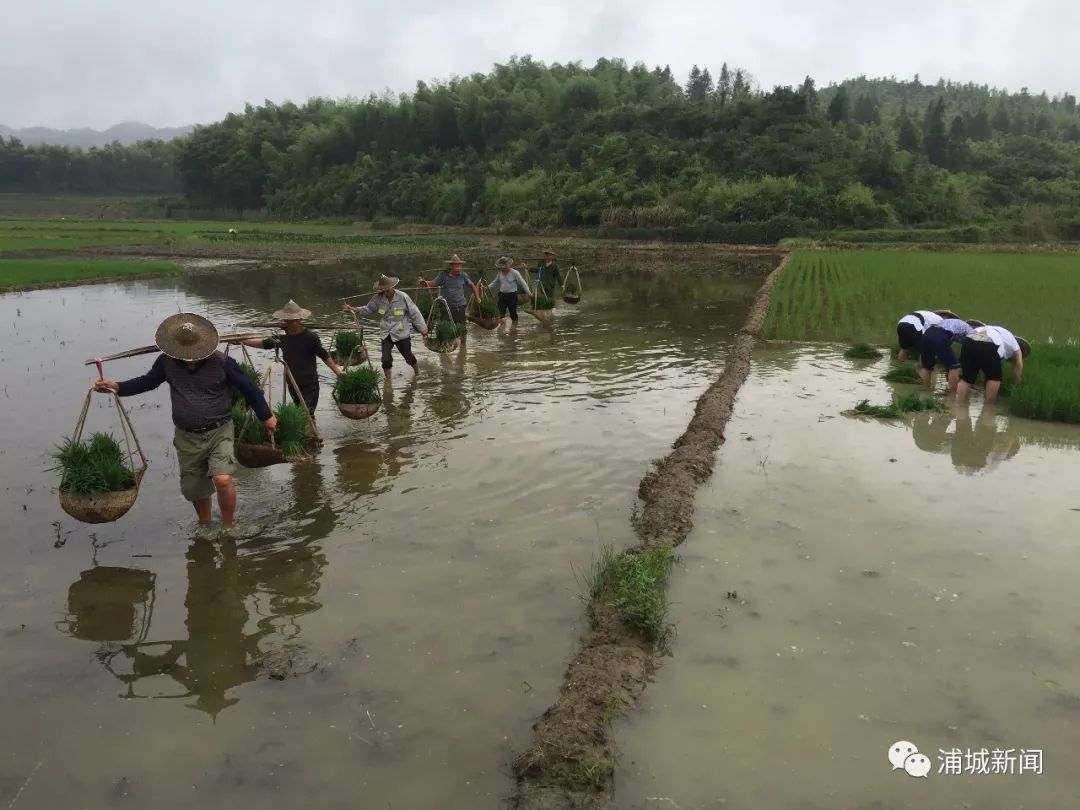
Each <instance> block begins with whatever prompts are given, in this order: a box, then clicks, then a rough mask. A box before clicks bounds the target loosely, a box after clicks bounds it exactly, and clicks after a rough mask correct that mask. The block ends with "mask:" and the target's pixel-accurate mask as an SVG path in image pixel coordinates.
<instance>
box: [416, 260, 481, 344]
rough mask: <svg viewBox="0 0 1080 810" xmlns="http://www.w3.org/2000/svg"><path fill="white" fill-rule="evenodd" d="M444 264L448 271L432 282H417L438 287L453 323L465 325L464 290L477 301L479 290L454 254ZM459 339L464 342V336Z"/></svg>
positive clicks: (424, 285) (423, 285)
mask: <svg viewBox="0 0 1080 810" xmlns="http://www.w3.org/2000/svg"><path fill="white" fill-rule="evenodd" d="M446 264H447V268H448V269H446V270H443V271H441V272H440V273H439V275H437V276H435V280H434V281H424V279H422V278H420V279H417V282H418V283H419V285H420V286H421V287H438V288H439V294H440V295H442V297H443V298H445V299H446V305H447V306H448V307H450V315H451V316H452V317H453V319H454V323H465V307H466V304H467V303H468V302H467V300H466V296H465V290H466V289H469V290H471V291H472V295H473V296H474V297H475V298H476V300H478V301H479V300H480V289H479V288H478V287H477V286H476V285H475V284H473V281H472V279H471V278H469V274H468V273H466V272H464V269H463V268H464V267H465V262H463V261H462V260H461V258H460V257H459V256H458V255H457V254H456V253H455V254H454V255H453V256H451V257H450V259H449V261H447V262H446ZM461 339H462V340H465V335H462V336H461Z"/></svg>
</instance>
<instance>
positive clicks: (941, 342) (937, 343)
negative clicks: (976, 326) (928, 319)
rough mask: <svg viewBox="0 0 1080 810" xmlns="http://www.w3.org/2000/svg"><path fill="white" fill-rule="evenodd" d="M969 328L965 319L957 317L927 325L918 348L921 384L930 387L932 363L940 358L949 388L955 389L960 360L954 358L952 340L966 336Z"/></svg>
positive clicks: (958, 339) (958, 378)
mask: <svg viewBox="0 0 1080 810" xmlns="http://www.w3.org/2000/svg"><path fill="white" fill-rule="evenodd" d="M975 323H978V321H976V322H975ZM971 328H972V327H971V325H970V324H969V323H968V322H967V321H962V320H960V319H959V318H944V319H942V321H941V323H936V324H934V325H933V326H929V327H927V329H926V331H925V332H923V337H922V348H921V350H920V351H921V353H922V357H921V360H922V363H921V367H920V368H919V376H920V377H922V381H923V385H925V386H926V387H927V388H929V387H930V374H931V373H932V372H933V370H934V364H935V363H936V362H937V361H938V360H940V361H941V363H942V365H944V366H945V368H946V370H947V371H948V373H949V390H950V391H956V385H957V383H958V382H960V361H959V360H957V359H956V352H954V351H953V346H952V345H953V341H954V340H955V341H960V340H963V339H964V338H965V337H967V334H968V333H969V332H970V331H971Z"/></svg>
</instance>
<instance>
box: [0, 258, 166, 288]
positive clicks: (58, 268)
mask: <svg viewBox="0 0 1080 810" xmlns="http://www.w3.org/2000/svg"><path fill="white" fill-rule="evenodd" d="M179 270H180V268H179V267H177V266H176V265H175V264H171V263H169V262H141V261H140V262H136V261H109V260H96V259H95V260H93V261H82V260H79V259H0V290H6V289H9V288H11V287H18V286H21V285H23V284H50V283H54V282H62V281H83V280H86V279H93V278H111V277H113V276H133V275H144V274H148V273H175V272H178V271H179Z"/></svg>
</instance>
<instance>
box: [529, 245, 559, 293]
mask: <svg viewBox="0 0 1080 810" xmlns="http://www.w3.org/2000/svg"><path fill="white" fill-rule="evenodd" d="M556 282H558V284H559V286H560V287H561V286H562V283H563V279H562V274H561V273H560V272H559V265H558V263H556V261H555V251H554V250H545V251H544V260H543V261H542V262H540V264H538V265H536V286H537V287H543V288H544V292H545V293H547V297H548V298H554V297H555V283H556Z"/></svg>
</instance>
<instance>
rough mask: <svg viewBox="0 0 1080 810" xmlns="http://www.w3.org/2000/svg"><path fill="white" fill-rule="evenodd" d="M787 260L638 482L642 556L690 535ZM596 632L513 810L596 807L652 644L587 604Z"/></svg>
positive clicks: (574, 665)
mask: <svg viewBox="0 0 1080 810" xmlns="http://www.w3.org/2000/svg"><path fill="white" fill-rule="evenodd" d="M786 262H787V257H784V259H783V260H781V262H780V264H779V265H778V266H777V267H776V268H775V269H774V270H773V271H772V272H771V273H770V274H769V275H768V276H767V277H766V278H765V280H764V282H763V283H762V285H761V287H760V288H759V290H758V292H757V296H756V298H755V300H754V303H753V305H752V307H751V309H750V312H749V314H748V316H747V318H746V322H745V323H744V325H743V327H742V328H741V329H740V330H739V333H738V335H737V336H736V339H735V342H734V344H733V346H732V348H731V350H730V352H729V353H728V357H727V362H726V365H725V367H724V371H723V373H722V374H721V375H720V377H719V379H717V380H716V382H714V383H713V384H712V385H711V386H710V387H709V389H708V390H707V391H706V392H705V393H704V394H702V396H701V398H700V399H699V400H698V402H697V407H696V410H695V413H694V417H693V418H692V419H691V420H690V424H689V425H688V427H687V429H686V431H685V432H684V433H683V435H682V436H680V437H679V439H678V440H677V441H676V442H675V445H674V449H673V450H672V452H671V453H669V454H668V455H667V456H665V457H664V458H663V459H661V460H660V461H659V462H657V464H656V468H655V469H654V470H652V471H650V472H649V473H648V474H646V476H645V477H644V478H643V479H642V481H641V484H640V487H639V495H640V497H641V500H642V501H643V502H644V507H643V508H642V510H641V511H640V513H639V514H637V515H635V517H634V521H633V522H634V528H635V531H636V533H637V537H638V540H639V541H640V544H641V546H642V547H647V546H655V545H658V544H667V545H670V546H675V545H678V544H680V543H681V542H682V541H683V540H685V539H686V536H687V534H689V532H690V529H691V528H692V526H693V502H694V495H695V492H696V490H697V487H698V486H699V485H700V484H701V482H703V481H704V480H705V479H706V478H708V476H709V474H710V473H711V472H712V468H713V464H714V460H715V455H716V450H717V448H718V447H719V446H720V443H721V442H722V441H723V438H724V427H725V426H726V424H727V422H728V419H729V418H730V417H731V411H732V406H733V403H734V401H735V396H736V394H737V393H738V391H739V387H740V386H741V385H742V384H743V382H744V381H745V380H746V377H747V375H748V373H749V369H750V356H751V353H752V351H753V347H754V341H755V339H756V338H757V335H758V334H759V332H760V330H761V326H762V324H763V323H764V320H765V316H766V314H767V313H768V310H769V293H770V290H771V289H772V286H773V284H774V283H775V281H776V279H777V278H778V276H779V274H780V272H781V271H782V270H783V268H784V265H785V264H786ZM592 610H593V613H594V623H593V624H594V626H593V628H592V629H591V631H590V632H589V633H588V635H587V636H586V637H585V640H584V643H583V647H582V650H581V651H580V652H579V653H578V655H577V656H576V657H575V658H574V660H573V661H572V662H571V664H570V666H569V668H568V669H567V671H566V674H565V676H564V679H563V686H562V689H561V690H560V693H559V696H558V698H557V699H556V701H555V703H554V704H553V705H552V706H551V707H550V708H549V709H548V710H547V711H546V712H544V714H543V716H542V717H541V718H540V720H539V721H538V722H537V723H536V725H535V726H534V727H533V728H534V732H535V734H534V739H533V744H532V746H531V747H530V748H529V749H528V750H526V751H525V752H523V753H522V754H521V755H520V756H519V757H518V758H517V760H516V761H515V763H514V774H515V776H516V777H517V780H518V787H517V792H516V794H515V795H514V797H513V799H512V804H513V805H514V806H515V807H518V808H579V807H592V806H599V805H601V804H602V803H603V802H604V794H603V789H604V788H606V787H607V786H608V785H610V783H611V778H612V775H613V773H614V770H615V767H616V759H615V752H614V746H613V741H612V740H611V737H610V723H611V721H612V720H613V719H614V718H615V717H617V716H618V715H619V714H622V713H623V712H625V711H626V710H627V709H629V708H630V707H631V706H633V704H634V703H635V702H636V700H637V698H638V696H639V695H640V694H641V692H642V691H643V690H644V688H645V684H646V683H647V682H648V680H649V677H650V676H651V674H652V672H653V670H654V669H655V666H656V659H655V653H656V648H655V647H656V645H654V644H652V643H649V642H646V641H644V640H642V639H640V638H638V637H636V636H634V635H633V634H631V633H628V632H627V631H626V630H625V629H624V628H623V627H622V625H621V623H620V622H619V620H618V618H617V617H616V616H615V614H614V613H613V612H612V611H610V610H605V609H604V606H602V605H595V604H594V605H592Z"/></svg>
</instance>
